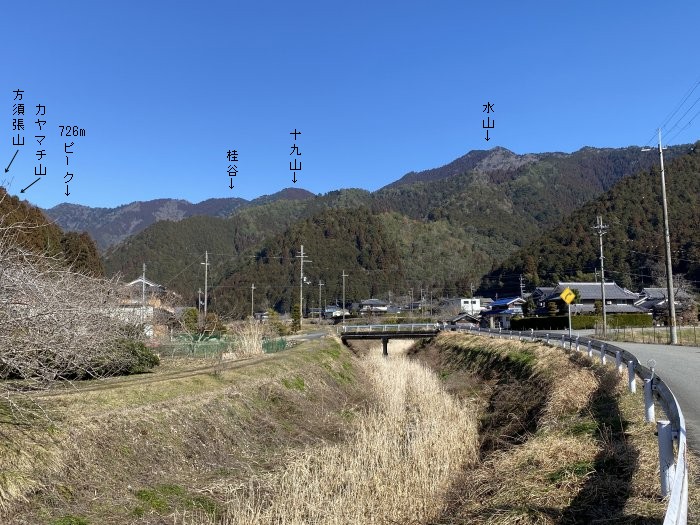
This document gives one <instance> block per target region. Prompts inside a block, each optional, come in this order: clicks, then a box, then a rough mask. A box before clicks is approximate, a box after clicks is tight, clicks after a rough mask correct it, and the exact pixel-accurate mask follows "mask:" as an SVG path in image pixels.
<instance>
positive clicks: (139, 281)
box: [126, 277, 165, 289]
mask: <svg viewBox="0 0 700 525" xmlns="http://www.w3.org/2000/svg"><path fill="white" fill-rule="evenodd" d="M141 283H145V284H146V286H150V287H154V288H163V289H165V286H163V285H160V284H158V283H154V282H153V281H150V280H148V279H144V278H143V277H139V278H138V279H134V280H133V281H131V282H130V283H127V284H126V286H134V285H135V284H139V285H140V284H141Z"/></svg>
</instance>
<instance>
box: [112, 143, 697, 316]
mask: <svg viewBox="0 0 700 525" xmlns="http://www.w3.org/2000/svg"><path fill="white" fill-rule="evenodd" d="M686 149H687V148H686ZM682 151H683V148H680V147H676V148H671V149H669V150H668V151H667V158H669V159H671V158H673V157H674V156H677V155H679V154H680V153H681V152H682ZM656 162H658V157H657V156H655V155H654V154H653V153H645V152H642V151H640V150H639V148H625V149H594V148H584V149H582V150H580V151H577V152H575V153H573V154H569V155H567V154H563V153H546V154H539V155H527V156H518V155H515V154H513V153H511V152H509V151H508V150H505V149H503V148H495V149H493V150H490V151H487V152H472V153H470V154H468V155H467V156H465V157H462V159H458V160H457V161H455V162H454V163H451V164H450V165H448V166H446V167H443V168H438V169H436V170H430V172H422V173H419V174H413V175H412V180H414V182H408V181H406V180H403V179H402V180H403V182H401V183H397V184H395V185H392V186H390V187H385V188H383V189H381V190H379V191H377V192H374V193H370V192H367V191H364V190H356V189H350V190H338V191H333V192H330V193H328V194H325V195H319V196H315V197H313V198H310V197H308V196H306V197H307V198H302V199H296V200H279V199H278V200H273V202H268V203H265V200H264V199H262V200H258V201H257V203H256V202H255V201H252V202H250V203H247V204H246V205H244V206H241V207H239V208H238V209H236V210H234V212H233V213H232V214H231V216H230V217H229V218H227V219H215V218H209V217H197V218H195V217H192V218H187V219H184V220H182V221H180V222H178V223H173V222H170V223H169V222H167V221H161V222H158V223H156V224H153V225H152V226H150V227H148V228H146V229H145V230H144V231H142V232H141V233H139V234H137V235H134V236H132V237H130V238H129V239H127V240H126V241H125V242H123V243H122V244H120V245H118V246H116V247H114V248H112V249H110V250H109V251H108V253H107V254H106V257H105V265H106V268H107V271H108V273H113V272H118V271H119V272H122V273H123V274H124V277H125V278H127V279H131V278H134V277H135V276H136V275H139V274H140V273H141V264H142V263H143V262H145V263H146V264H147V265H148V269H147V276H148V277H149V278H151V279H153V280H155V281H156V282H159V283H161V284H164V285H166V286H168V287H169V288H171V289H174V290H175V291H178V292H179V293H180V294H181V295H183V297H185V298H186V299H187V300H191V299H192V298H194V297H195V296H196V292H197V289H198V288H200V287H202V286H203V267H202V266H201V265H200V264H199V262H204V252H205V250H208V251H209V252H210V254H211V256H210V264H211V265H210V267H209V269H210V272H209V281H210V283H211V286H213V287H216V286H217V283H219V281H220V280H221V279H222V276H223V275H224V274H226V273H230V272H231V271H233V269H234V268H239V267H241V264H242V262H241V260H239V259H240V258H241V257H250V255H251V253H253V252H254V251H255V250H261V249H263V248H265V247H267V246H268V245H269V243H270V242H272V241H271V239H272V238H273V237H274V236H276V235H279V234H281V233H283V232H284V231H286V230H288V229H290V228H293V227H294V225H295V224H296V223H297V222H299V221H306V220H315V219H317V218H318V217H319V216H325V215H324V214H325V213H326V212H328V211H329V210H337V211H338V212H344V210H352V212H353V213H355V214H360V215H363V216H364V217H365V218H366V220H367V221H379V222H380V223H381V224H382V235H381V238H382V239H383V241H386V243H387V246H386V247H384V249H387V250H388V249H391V250H395V251H396V252H397V253H398V254H399V256H400V258H401V261H402V265H401V266H402V273H401V276H402V279H403V282H402V283H401V285H400V286H399V288H402V289H403V291H404V292H403V293H405V291H406V290H408V289H410V288H414V289H415V290H419V289H420V288H425V289H430V290H433V291H434V293H435V294H438V295H457V294H464V293H466V292H468V291H469V290H470V289H472V287H474V288H476V287H477V286H478V284H479V282H480V280H481V278H482V276H483V275H484V274H486V273H487V272H488V271H489V270H490V269H492V268H493V267H494V265H495V264H498V263H500V262H501V261H504V260H505V259H506V258H507V257H508V256H509V255H510V254H511V253H513V252H514V251H515V250H517V249H518V248H519V247H521V246H524V245H527V243H528V242H530V241H531V240H533V239H535V238H536V237H538V236H539V235H540V233H541V232H542V231H543V230H546V229H549V228H551V227H553V226H555V225H556V224H557V223H558V222H559V221H560V220H561V219H562V218H563V217H565V216H567V215H568V214H569V213H571V212H572V211H573V210H575V209H577V208H578V207H579V206H581V205H582V204H584V203H586V202H588V201H590V200H591V199H593V198H595V197H596V196H598V195H600V194H601V193H602V192H603V191H605V190H607V189H609V188H610V187H612V186H613V184H615V183H616V182H617V181H619V180H620V179H622V178H624V177H626V176H628V175H631V174H632V173H634V172H636V171H639V170H640V169H646V170H648V169H649V167H650V166H652V165H654V164H655V163H656ZM470 167H471V170H468V171H464V172H461V173H460V172H459V170H461V169H468V168H470ZM302 196H303V195H302ZM261 202H262V204H261ZM360 210H361V211H360ZM315 231H316V230H314V229H309V230H308V232H309V235H313V234H314V232H315ZM316 242H317V240H316V239H313V238H309V239H306V240H304V242H303V244H305V245H308V246H310V245H312V244H314V243H316ZM299 244H301V243H299ZM325 245H326V244H325V243H319V244H318V249H319V250H320V252H318V253H319V254H320V255H319V256H321V257H323V258H326V257H328V256H331V257H333V256H334V254H332V253H330V250H332V249H333V248H331V247H330V245H328V246H329V247H328V248H324V246H325ZM296 249H297V250H298V249H299V248H298V246H297V248H296ZM226 286H230V285H228V284H227V285H226ZM256 286H257V285H256ZM229 290H230V288H229ZM380 292H381V293H382V294H384V295H383V297H386V296H387V294H388V293H389V292H393V293H398V290H389V289H382V290H380ZM230 293H231V294H237V293H239V292H230ZM241 293H242V292H241ZM224 295H225V294H224ZM224 295H221V296H220V297H221V298H222V299H221V300H222V301H223V303H222V304H224V303H225V304H229V303H230V301H228V300H225V299H223V297H224ZM348 297H350V298H353V299H359V298H360V297H352V296H348ZM269 300H270V302H271V304H278V305H279V304H286V303H284V301H283V300H282V296H280V297H278V298H276V299H274V300H272V298H271V297H270V299H269ZM230 304H233V303H230Z"/></svg>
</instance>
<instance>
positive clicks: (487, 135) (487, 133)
mask: <svg viewBox="0 0 700 525" xmlns="http://www.w3.org/2000/svg"><path fill="white" fill-rule="evenodd" d="M489 140H491V139H490V138H489V130H488V129H487V130H486V141H487V142H488V141H489Z"/></svg>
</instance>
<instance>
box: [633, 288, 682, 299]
mask: <svg viewBox="0 0 700 525" xmlns="http://www.w3.org/2000/svg"><path fill="white" fill-rule="evenodd" d="M666 291H667V290H666V288H654V287H650V288H642V291H641V295H643V296H645V297H646V298H647V299H651V300H662V299H666ZM673 296H674V297H675V298H676V299H679V298H680V299H687V298H688V297H690V296H689V295H688V293H687V292H686V291H685V290H680V289H678V288H674V289H673Z"/></svg>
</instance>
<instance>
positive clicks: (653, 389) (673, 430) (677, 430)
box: [445, 326, 688, 525]
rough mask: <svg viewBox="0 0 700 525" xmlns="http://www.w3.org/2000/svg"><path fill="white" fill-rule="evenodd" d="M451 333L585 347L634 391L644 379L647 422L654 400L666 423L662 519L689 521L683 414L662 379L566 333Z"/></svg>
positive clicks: (607, 347)
mask: <svg viewBox="0 0 700 525" xmlns="http://www.w3.org/2000/svg"><path fill="white" fill-rule="evenodd" d="M445 328H446V329H450V330H457V331H467V332H472V333H474V332H476V333H483V334H488V335H489V336H490V337H499V338H507V339H514V338H515V337H517V338H518V339H519V340H524V339H525V340H527V339H529V340H532V341H536V340H540V341H542V342H544V343H546V344H557V343H559V344H560V345H561V346H562V347H564V348H566V346H567V344H568V347H569V349H570V350H574V348H575V349H576V350H577V351H578V350H581V347H582V345H583V346H585V348H586V350H587V352H588V355H589V356H591V357H592V356H593V351H595V352H597V353H598V355H599V357H600V360H601V363H603V364H605V363H606V361H607V357H611V358H615V363H616V365H617V367H618V370H620V371H622V370H623V369H624V366H623V364H624V363H626V364H627V369H628V373H629V388H630V390H631V391H633V392H634V391H635V388H636V386H635V385H636V383H635V382H634V377H635V375H639V377H640V378H642V379H643V380H644V385H645V388H644V393H645V408H646V418H647V421H649V422H653V421H654V419H655V417H654V404H653V399H652V396H653V398H654V399H656V400H657V401H658V402H659V404H660V405H661V407H662V409H663V411H664V413H665V414H666V417H667V418H668V421H657V422H656V423H657V431H658V440H659V461H660V465H659V467H660V477H661V492H662V495H663V496H664V497H666V496H668V506H667V507H666V515H665V517H664V525H686V524H687V522H688V463H687V458H686V450H687V443H686V426H685V418H684V417H683V412H682V411H681V407H680V405H679V404H678V400H677V399H676V396H675V395H674V394H673V392H672V391H671V389H670V388H669V387H668V385H666V383H665V382H664V381H663V379H662V378H660V377H659V376H658V375H656V373H655V371H654V369H653V368H649V367H646V366H643V365H642V364H641V363H640V362H639V359H637V357H635V356H634V355H633V354H631V353H630V352H628V351H627V350H624V349H622V348H620V347H618V346H615V345H611V344H608V343H606V342H604V341H599V340H597V339H592V338H589V337H582V336H578V335H577V336H571V337H569V336H568V335H566V334H555V335H554V336H552V334H551V333H548V332H535V331H533V330H530V331H519V332H518V331H512V330H501V329H498V330H495V329H488V328H478V327H477V328H474V327H466V328H462V327H451V326H450V327H445ZM674 442H675V443H676V447H677V448H676V453H675V458H674V453H673V448H674V447H673V445H674Z"/></svg>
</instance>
